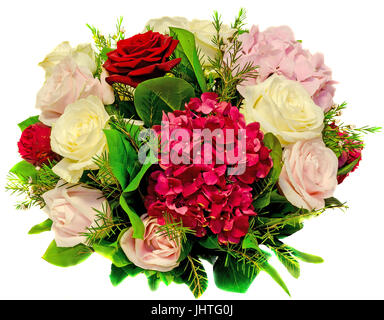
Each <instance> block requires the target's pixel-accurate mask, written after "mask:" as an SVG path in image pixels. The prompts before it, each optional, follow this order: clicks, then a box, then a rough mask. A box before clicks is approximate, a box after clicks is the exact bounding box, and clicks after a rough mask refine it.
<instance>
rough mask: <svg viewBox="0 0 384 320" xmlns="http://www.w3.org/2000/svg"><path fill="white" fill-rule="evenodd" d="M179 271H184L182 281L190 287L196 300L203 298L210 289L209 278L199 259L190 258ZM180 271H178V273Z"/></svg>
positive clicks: (184, 261) (181, 264)
mask: <svg viewBox="0 0 384 320" xmlns="http://www.w3.org/2000/svg"><path fill="white" fill-rule="evenodd" d="M178 269H182V270H183V273H182V274H181V279H182V280H183V281H184V283H185V284H186V285H188V287H189V289H190V290H191V292H192V294H193V295H194V297H195V298H199V297H201V296H202V294H203V293H204V291H205V290H206V289H207V288H208V277H207V273H206V272H205V268H204V265H203V264H202V263H201V261H200V259H199V258H197V257H192V256H188V257H187V258H186V259H184V260H183V261H182V262H181V263H180V265H179V267H178ZM177 272H178V271H177V270H176V273H177Z"/></svg>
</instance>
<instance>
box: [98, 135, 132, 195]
mask: <svg viewBox="0 0 384 320" xmlns="http://www.w3.org/2000/svg"><path fill="white" fill-rule="evenodd" d="M104 134H105V136H106V138H107V144H108V157H109V163H110V166H111V169H112V172H113V174H114V176H115V177H116V178H117V180H118V181H119V183H120V185H121V186H122V187H123V188H126V187H127V185H128V181H129V177H128V172H127V168H128V166H129V165H130V163H129V160H128V155H127V151H126V148H125V145H126V143H125V142H124V137H123V136H122V134H121V133H120V132H119V131H117V130H113V129H105V130H104Z"/></svg>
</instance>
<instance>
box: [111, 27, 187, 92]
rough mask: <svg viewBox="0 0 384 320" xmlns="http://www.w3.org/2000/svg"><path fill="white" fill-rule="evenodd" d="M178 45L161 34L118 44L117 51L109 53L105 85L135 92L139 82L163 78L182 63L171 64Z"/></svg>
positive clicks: (154, 33)
mask: <svg viewBox="0 0 384 320" xmlns="http://www.w3.org/2000/svg"><path fill="white" fill-rule="evenodd" d="M178 43H179V41H178V40H175V39H173V38H172V37H170V36H166V35H162V34H160V33H158V32H153V31H148V32H146V33H142V34H137V35H135V36H133V37H131V38H128V39H124V40H120V41H118V42H117V49H116V50H113V51H111V52H109V53H107V56H108V60H107V61H106V62H105V63H104V68H105V69H106V70H107V71H108V72H109V75H110V76H109V77H107V78H106V81H107V82H108V83H109V84H110V85H111V84H112V83H114V82H119V83H124V84H127V85H130V86H131V87H134V88H136V87H137V86H138V84H139V83H140V82H143V81H145V80H148V79H152V78H157V77H161V76H163V75H164V74H165V73H167V72H169V71H170V70H171V69H172V68H173V67H175V66H176V65H177V64H178V63H180V61H181V59H180V58H178V59H173V60H169V57H170V56H171V54H172V53H173V51H174V50H175V49H176V47H177V45H178Z"/></svg>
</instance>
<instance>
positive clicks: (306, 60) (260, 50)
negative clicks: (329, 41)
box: [239, 26, 336, 112]
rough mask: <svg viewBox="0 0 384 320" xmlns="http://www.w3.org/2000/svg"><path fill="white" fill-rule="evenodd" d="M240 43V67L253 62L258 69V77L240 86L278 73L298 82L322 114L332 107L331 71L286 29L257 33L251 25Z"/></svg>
mask: <svg viewBox="0 0 384 320" xmlns="http://www.w3.org/2000/svg"><path fill="white" fill-rule="evenodd" d="M239 40H240V41H241V42H242V52H241V53H242V55H241V57H240V58H239V63H240V67H244V66H245V65H246V64H247V63H249V62H252V63H253V64H254V65H257V66H258V68H257V71H258V74H259V76H258V77H257V78H256V79H248V80H247V81H245V82H244V83H242V85H251V84H256V83H260V82H263V81H264V80H265V79H267V78H268V77H269V76H270V75H272V74H274V73H277V74H279V75H283V76H285V77H286V78H288V79H290V80H294V81H298V82H300V83H301V84H302V85H303V87H304V88H305V89H306V90H307V91H308V93H309V94H310V95H311V97H312V99H313V100H314V102H315V103H316V104H317V105H318V106H319V107H321V108H322V109H323V110H324V112H326V111H328V110H329V109H330V108H331V107H332V105H333V96H334V94H335V88H334V86H333V85H334V84H335V83H336V82H335V81H333V80H332V72H331V69H329V68H328V67H327V66H326V65H325V64H324V57H323V55H322V54H320V53H316V54H311V53H310V52H309V51H308V50H304V49H303V47H302V44H301V43H300V42H299V41H297V40H296V39H295V37H294V34H293V32H292V30H291V29H290V28H289V27H287V26H281V27H272V28H268V29H266V30H265V31H263V32H260V31H259V28H258V27H257V26H252V28H251V30H250V31H249V33H244V34H242V35H240V36H239Z"/></svg>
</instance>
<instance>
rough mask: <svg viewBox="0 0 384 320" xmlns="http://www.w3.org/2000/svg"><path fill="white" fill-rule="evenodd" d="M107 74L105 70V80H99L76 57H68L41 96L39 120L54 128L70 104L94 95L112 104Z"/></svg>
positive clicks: (102, 76)
mask: <svg viewBox="0 0 384 320" xmlns="http://www.w3.org/2000/svg"><path fill="white" fill-rule="evenodd" d="M107 75H108V74H107V73H106V71H105V70H103V73H102V74H101V79H100V80H99V79H95V78H94V77H93V75H92V73H91V72H90V71H89V70H88V69H86V68H82V67H79V66H78V65H77V64H76V63H75V61H74V60H73V58H71V57H66V58H64V59H63V60H62V61H61V62H60V63H59V64H58V65H56V66H55V67H54V69H53V71H52V75H51V76H50V77H49V78H48V79H47V81H46V82H45V83H44V85H43V87H42V88H41V89H40V91H39V92H38V94H37V98H36V108H38V109H41V115H40V118H39V120H40V121H41V122H43V123H44V124H46V125H48V126H51V125H52V124H53V123H54V122H56V120H57V119H58V118H59V117H60V116H61V115H62V114H63V113H64V110H65V108H66V107H67V105H69V104H71V103H73V102H75V101H76V100H79V99H82V98H86V97H88V96H90V95H94V96H97V97H98V98H100V100H102V101H103V103H104V104H112V103H113V102H114V99H115V97H114V94H113V90H112V88H111V86H109V85H108V84H107V83H106V82H105V77H106V76H107Z"/></svg>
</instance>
